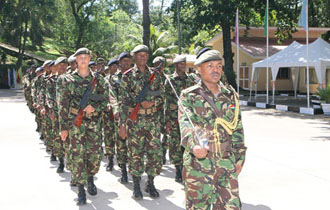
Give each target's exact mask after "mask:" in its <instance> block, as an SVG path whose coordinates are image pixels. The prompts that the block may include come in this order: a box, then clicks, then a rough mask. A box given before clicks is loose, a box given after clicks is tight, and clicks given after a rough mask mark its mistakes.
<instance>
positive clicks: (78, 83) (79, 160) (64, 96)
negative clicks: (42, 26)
mask: <svg viewBox="0 0 330 210" xmlns="http://www.w3.org/2000/svg"><path fill="white" fill-rule="evenodd" d="M75 57H76V62H77V64H78V67H77V71H75V72H73V73H71V74H66V75H65V77H64V79H63V80H62V91H61V93H60V94H61V95H60V96H59V100H60V102H59V103H60V106H59V119H60V130H61V132H60V136H61V139H62V140H63V141H65V140H66V139H67V137H68V136H69V140H70V159H71V163H70V164H71V166H70V167H71V173H72V175H73V178H74V180H75V181H76V182H77V183H78V201H77V205H82V204H86V193H85V188H84V185H86V184H87V192H88V193H89V194H90V195H96V194H97V189H96V186H95V184H94V175H95V174H96V173H97V172H98V171H99V168H100V163H101V159H102V157H103V150H102V139H101V132H100V123H101V120H102V118H101V113H102V112H103V110H104V109H105V108H106V106H107V103H108V100H106V99H105V97H104V96H105V95H109V92H108V90H107V89H106V88H105V87H106V85H105V80H104V78H103V77H102V76H101V75H99V77H98V78H96V79H97V83H96V85H95V88H94V89H93V90H92V91H91V93H92V95H93V96H94V97H93V99H92V100H90V101H88V105H87V106H86V107H85V108H83V118H82V124H81V126H80V128H79V127H78V126H76V125H74V124H73V122H74V119H75V118H76V116H77V115H78V113H79V109H80V106H79V105H80V102H81V99H82V98H83V94H84V92H85V90H86V89H87V87H88V86H89V84H90V82H91V81H92V79H93V78H94V77H95V73H94V72H92V71H91V69H89V68H88V64H89V62H90V51H89V50H88V49H87V48H80V49H78V50H77V51H76V53H75ZM107 99H108V98H107Z"/></svg>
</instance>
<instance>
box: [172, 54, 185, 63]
mask: <svg viewBox="0 0 330 210" xmlns="http://www.w3.org/2000/svg"><path fill="white" fill-rule="evenodd" d="M181 62H186V56H184V55H177V56H176V57H175V58H174V60H173V63H174V64H176V63H181Z"/></svg>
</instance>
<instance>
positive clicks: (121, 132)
mask: <svg viewBox="0 0 330 210" xmlns="http://www.w3.org/2000/svg"><path fill="white" fill-rule="evenodd" d="M118 133H119V136H120V138H122V139H126V137H127V132H126V125H125V124H124V125H121V126H120V127H119V131H118Z"/></svg>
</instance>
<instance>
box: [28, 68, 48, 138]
mask: <svg viewBox="0 0 330 210" xmlns="http://www.w3.org/2000/svg"><path fill="white" fill-rule="evenodd" d="M44 72H45V70H44V67H42V66H40V67H39V68H37V69H36V76H35V77H34V78H33V79H32V81H31V99H32V106H33V109H34V111H33V113H34V114H35V121H36V123H37V129H36V131H37V132H40V133H41V136H40V139H43V134H42V131H43V129H42V123H41V116H40V115H41V114H40V112H39V110H38V109H37V106H38V104H37V93H38V89H39V88H40V77H41V76H42V74H43V73H44Z"/></svg>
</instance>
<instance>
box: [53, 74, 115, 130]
mask: <svg viewBox="0 0 330 210" xmlns="http://www.w3.org/2000/svg"><path fill="white" fill-rule="evenodd" d="M94 75H95V73H94V72H92V71H91V70H90V74H89V75H88V76H86V77H85V78H82V77H81V76H80V75H79V74H78V71H74V72H73V73H71V74H64V76H63V77H61V79H60V80H59V81H58V83H57V90H58V91H59V92H58V95H57V96H56V97H57V100H58V103H59V112H58V113H59V121H60V130H68V129H70V128H71V127H72V125H73V121H74V118H75V117H76V114H75V113H74V112H75V111H73V110H76V111H77V110H79V104H80V101H81V99H82V97H83V94H84V92H85V90H86V89H87V87H88V85H89V84H90V82H91V80H92V78H93V77H94ZM61 76H62V75H61ZM59 82H61V83H62V84H59ZM108 91H109V90H108V89H107V88H106V84H105V80H104V77H103V76H101V75H100V76H99V79H98V82H97V83H96V85H95V88H94V89H93V91H92V94H93V95H97V96H100V97H103V99H102V100H101V101H93V100H90V101H89V103H88V104H89V105H92V106H93V107H94V108H95V113H94V114H97V116H94V117H92V118H89V120H98V119H100V118H101V116H102V114H101V113H102V112H103V110H104V109H105V108H106V106H107V104H108V101H109V100H108V97H107V96H108V95H109V92H108ZM83 120H86V118H85V117H84V118H83Z"/></svg>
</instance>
